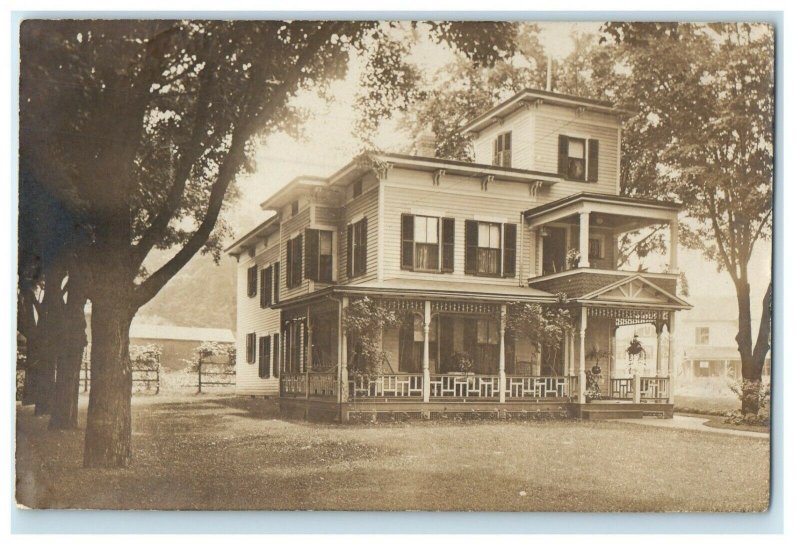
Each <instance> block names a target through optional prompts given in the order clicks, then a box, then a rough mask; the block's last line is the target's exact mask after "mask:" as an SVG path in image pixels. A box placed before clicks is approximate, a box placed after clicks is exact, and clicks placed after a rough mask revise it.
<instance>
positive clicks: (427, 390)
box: [422, 301, 431, 403]
mask: <svg viewBox="0 0 800 545" xmlns="http://www.w3.org/2000/svg"><path fill="white" fill-rule="evenodd" d="M430 333H431V302H430V301H425V315H424V318H423V323H422V334H423V335H422V401H423V402H424V403H428V402H429V401H430V400H431V368H430V347H429V346H428V337H429V336H430Z"/></svg>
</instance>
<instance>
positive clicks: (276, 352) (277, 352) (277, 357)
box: [272, 333, 281, 378]
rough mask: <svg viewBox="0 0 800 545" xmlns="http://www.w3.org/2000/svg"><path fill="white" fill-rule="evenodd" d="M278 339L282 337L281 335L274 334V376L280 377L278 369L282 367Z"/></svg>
mask: <svg viewBox="0 0 800 545" xmlns="http://www.w3.org/2000/svg"><path fill="white" fill-rule="evenodd" d="M278 339H280V335H278V334H277V333H275V334H273V335H272V376H273V377H275V378H278V375H279V373H278V369H279V367H280V355H281V351H280V348H279V344H278V342H279V341H278Z"/></svg>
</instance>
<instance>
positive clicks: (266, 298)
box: [260, 267, 272, 308]
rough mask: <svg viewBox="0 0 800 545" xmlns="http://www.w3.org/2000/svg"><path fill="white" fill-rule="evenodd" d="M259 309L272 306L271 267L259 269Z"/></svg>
mask: <svg viewBox="0 0 800 545" xmlns="http://www.w3.org/2000/svg"><path fill="white" fill-rule="evenodd" d="M260 280H261V282H260V284H261V308H267V307H268V306H269V305H271V304H272V267H267V268H266V269H261V279H260Z"/></svg>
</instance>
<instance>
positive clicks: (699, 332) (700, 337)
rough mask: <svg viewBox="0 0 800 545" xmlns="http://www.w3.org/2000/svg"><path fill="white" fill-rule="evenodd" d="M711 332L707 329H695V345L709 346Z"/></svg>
mask: <svg viewBox="0 0 800 545" xmlns="http://www.w3.org/2000/svg"><path fill="white" fill-rule="evenodd" d="M709 333H710V332H709V330H708V328H707V327H696V328H695V329H694V343H695V344H708V343H709V340H710V339H709V337H710V335H709Z"/></svg>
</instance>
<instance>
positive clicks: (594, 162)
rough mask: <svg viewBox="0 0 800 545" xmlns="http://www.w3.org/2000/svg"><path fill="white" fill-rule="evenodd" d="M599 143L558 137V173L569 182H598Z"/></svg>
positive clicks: (562, 136)
mask: <svg viewBox="0 0 800 545" xmlns="http://www.w3.org/2000/svg"><path fill="white" fill-rule="evenodd" d="M599 147H600V146H599V142H598V141H597V140H595V139H593V138H578V137H572V136H566V135H563V134H562V135H559V137H558V173H559V174H561V175H563V176H565V177H566V178H567V179H568V180H576V181H580V182H596V181H597V173H598V155H599V154H598V151H599Z"/></svg>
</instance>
